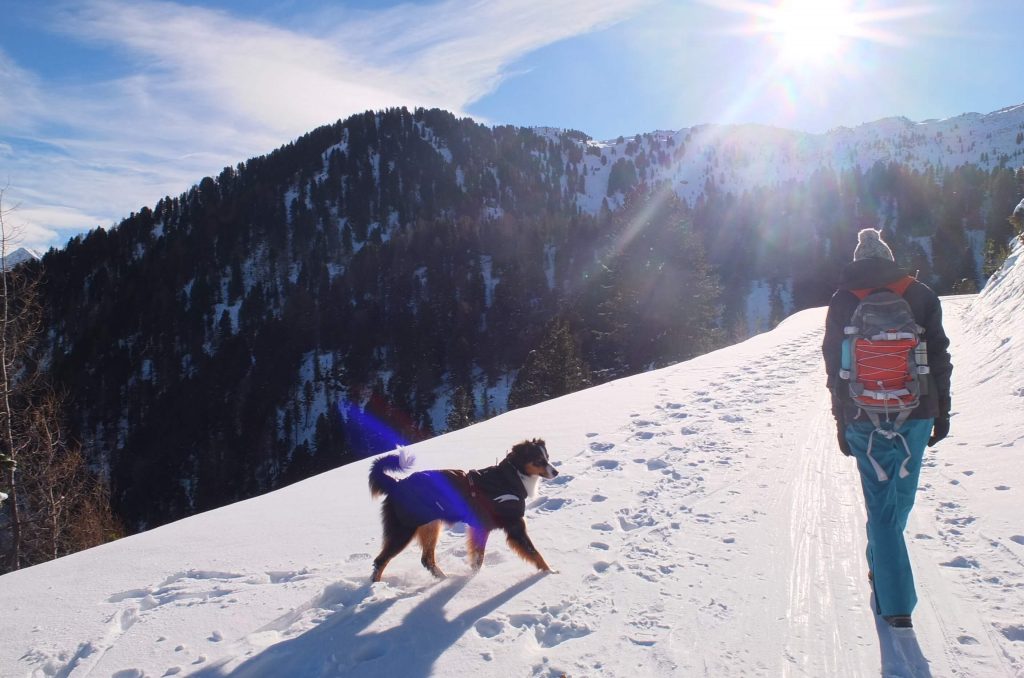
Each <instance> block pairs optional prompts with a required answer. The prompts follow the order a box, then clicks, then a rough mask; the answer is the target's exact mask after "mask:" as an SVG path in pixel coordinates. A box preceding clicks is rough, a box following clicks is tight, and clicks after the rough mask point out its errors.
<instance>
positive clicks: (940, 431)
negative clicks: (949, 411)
mask: <svg viewBox="0 0 1024 678" xmlns="http://www.w3.org/2000/svg"><path fill="white" fill-rule="evenodd" d="M948 435H949V415H946V416H944V417H938V418H937V419H936V420H935V425H934V427H933V428H932V437H931V438H929V439H928V447H932V446H933V445H935V443H937V442H939V441H940V440H942V439H943V438H945V437H946V436H948Z"/></svg>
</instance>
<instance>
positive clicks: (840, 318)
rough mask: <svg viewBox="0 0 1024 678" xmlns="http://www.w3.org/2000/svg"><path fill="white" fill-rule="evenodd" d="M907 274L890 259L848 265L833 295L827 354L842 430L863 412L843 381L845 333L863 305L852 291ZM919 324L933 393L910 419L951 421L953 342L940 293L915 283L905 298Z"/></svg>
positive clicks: (834, 405) (830, 385)
mask: <svg viewBox="0 0 1024 678" xmlns="http://www.w3.org/2000/svg"><path fill="white" fill-rule="evenodd" d="M906 275H907V272H906V271H904V270H903V269H901V268H900V267H898V266H897V265H896V264H894V263H893V262H891V261H889V260H888V259H861V260H860V261H854V262H852V263H850V264H848V265H847V266H846V267H845V268H844V269H843V271H842V274H841V275H840V277H839V289H838V290H836V293H835V294H833V295H832V301H831V302H829V305H828V316H827V317H826V319H825V339H824V341H823V342H822V344H821V352H822V355H823V356H824V357H825V372H826V373H827V375H828V382H827V385H828V388H829V390H830V391H831V392H832V413H833V414H834V415H835V416H836V419H837V421H838V422H839V423H840V424H843V423H844V422H849V421H851V420H852V419H853V417H855V416H856V415H857V407H856V406H855V405H854V404H853V402H852V401H851V400H850V398H849V396H848V394H847V392H846V391H845V389H843V388H837V386H838V387H842V386H844V383H843V382H842V380H841V379H840V378H839V367H840V361H841V356H842V350H843V348H842V347H843V339H844V338H845V335H844V334H843V328H844V327H846V326H847V325H848V324H849V322H850V319H851V318H852V317H853V312H854V310H855V309H856V308H857V304H859V303H860V300H859V299H858V298H857V296H856V295H855V294H853V292H851V291H850V290H861V289H875V288H879V287H884V286H885V285H888V284H889V283H893V282H896V281H897V280H900V279H901V278H903V277H904V276H906ZM903 298H904V299H906V301H907V304H908V305H909V306H910V310H911V312H912V313H913V314H914V320H915V321H917V324H918V325H920V326H921V327H923V328H924V335H923V336H922V339H923V340H924V341H926V342H928V367H929V375H928V388H927V391H928V392H927V394H926V395H922V396H921V404H920V405H918V407H917V409H915V410H914V411H913V412H912V413H911V415H910V418H912V419H930V418H938V417H946V418H948V417H949V409H950V399H949V381H950V375H951V374H952V373H953V363H952V362H951V361H950V357H949V339H948V338H947V337H946V331H945V330H944V329H943V328H942V306H941V304H940V303H939V298H938V296H936V294H935V292H933V291H932V290H931V288H929V287H928V286H927V285H925V284H924V283H921V282H918V281H916V280H915V281H914V282H912V283H911V284H910V286H909V287H907V290H906V292H904V294H903Z"/></svg>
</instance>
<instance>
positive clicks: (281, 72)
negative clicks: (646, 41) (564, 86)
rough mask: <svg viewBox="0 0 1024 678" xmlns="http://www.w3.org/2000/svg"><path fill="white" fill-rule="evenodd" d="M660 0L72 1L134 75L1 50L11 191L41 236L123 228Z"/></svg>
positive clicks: (459, 89)
mask: <svg viewBox="0 0 1024 678" xmlns="http://www.w3.org/2000/svg"><path fill="white" fill-rule="evenodd" d="M648 2H649V0H619V1H618V2H606V3H599V4H598V3H591V2H590V1H589V0H557V1H556V0H546V1H542V0H519V1H513V0H496V1H494V2H486V1H482V2H468V3H467V2H457V1H455V0H448V1H446V2H441V3H437V4H432V5H427V6H424V5H401V6H398V7H393V8H390V9H386V10H381V11H374V12H365V11H364V12H354V11H351V10H331V11H327V12H322V13H320V14H319V15H317V20H316V21H315V22H312V23H309V24H308V30H306V29H304V32H298V31H295V30H288V29H286V28H283V27H279V26H274V25H270V24H267V23H262V22H258V21H253V20H247V19H240V18H238V17H235V16H232V15H230V14H228V13H225V12H221V11H215V10H210V9H205V8H201V7H195V6H186V5H179V4H175V3H171V2H161V1H155V0H148V1H146V0H144V1H141V2H134V1H133V2H129V1H128V0H92V1H91V2H87V3H84V4H80V5H75V6H67V8H66V9H65V10H63V13H61V14H59V15H58V16H57V18H56V19H55V22H54V23H55V25H56V26H57V27H58V30H61V31H62V32H63V33H65V34H66V35H67V36H69V37H70V38H72V39H74V40H77V41H82V42H86V43H89V44H91V45H94V46H99V47H102V48H104V49H108V50H110V51H111V53H112V54H114V55H118V56H120V57H121V58H125V59H127V62H126V63H125V64H122V65H127V66H128V70H129V71H130V74H129V75H128V76H125V77H122V78H119V79H115V80H106V81H98V82H84V83H79V84H61V85H52V84H50V83H47V82H44V81H43V80H42V79H41V78H39V77H38V76H36V75H34V74H32V73H31V72H30V71H27V70H25V68H24V65H22V66H19V65H16V64H14V63H13V62H12V61H11V60H10V59H9V58H7V57H6V56H5V55H4V54H3V53H2V52H0V89H2V90H3V91H4V92H5V96H4V97H3V98H2V99H0V123H3V126H4V129H5V132H6V134H5V140H4V141H2V142H0V144H2V146H0V154H5V155H6V156H7V157H5V162H4V165H5V169H6V170H7V172H8V173H9V175H10V176H9V178H7V180H9V182H10V184H11V186H10V189H9V191H10V195H9V196H8V199H11V198H12V197H14V198H16V199H18V200H19V201H20V202H22V203H23V207H22V209H21V210H20V212H19V214H20V216H21V217H22V218H24V219H25V220H26V221H27V222H28V223H27V228H26V231H27V232H31V233H34V234H36V238H37V239H35V240H31V241H29V240H26V244H28V245H30V246H35V247H46V246H49V245H60V244H63V243H62V242H58V241H57V239H56V238H55V237H54V236H53V235H52V234H54V233H55V231H56V232H58V233H64V234H65V236H64V237H66V234H67V233H68V232H69V231H78V230H81V229H86V228H91V227H94V226H96V225H97V224H102V225H108V224H110V223H113V222H115V221H117V220H118V219H120V218H121V217H124V216H126V215H127V214H128V212H130V211H132V210H137V209H138V208H139V207H140V206H142V205H146V204H148V205H152V204H153V203H154V202H156V201H157V200H158V199H159V198H160V197H162V196H163V195H166V194H171V195H177V194H178V193H180V192H182V191H185V190H187V189H188V187H189V186H191V185H192V184H194V183H196V182H197V181H198V180H199V179H200V178H202V176H204V175H207V174H216V173H218V172H219V171H220V169H221V168H223V167H224V166H226V165H234V164H235V163H237V162H239V161H242V160H245V159H248V158H249V157H252V156H254V155H258V154H262V153H266V152H269V151H270V150H272V149H274V148H276V147H277V146H279V145H281V144H283V143H286V142H288V141H290V140H292V139H294V138H295V137H297V136H299V135H301V134H303V133H305V132H307V131H309V130H311V129H313V128H315V127H317V126H319V125H322V124H325V123H329V122H333V121H334V120H337V119H339V118H344V117H346V116H348V115H351V114H353V113H357V112H360V111H364V110H367V109H380V108H385V107H389V106H402V105H405V106H409V107H414V106H438V107H442V108H446V109H449V110H452V111H453V112H455V113H462V112H463V111H464V109H465V108H466V107H467V106H468V105H470V104H471V103H473V102H474V101H476V100H478V99H480V98H481V97H483V96H485V95H487V94H488V93H490V92H491V91H493V90H494V89H495V88H496V87H497V86H498V85H499V84H500V82H501V80H502V79H503V78H504V77H507V75H508V73H509V71H508V69H509V67H510V66H511V65H512V64H514V62H516V61H517V60H518V59H520V58H522V57H523V56H525V55H526V54H528V53H529V52H531V51H533V50H536V49H539V48H541V47H543V46H545V45H549V44H552V43H554V42H557V41H559V40H563V39H566V38H569V37H572V36H573V35H579V34H582V33H586V32H589V31H593V30H597V29H600V28H602V27H604V26H607V25H611V24H612V23H615V22H616V21H620V20H622V19H625V18H627V17H628V16H629V15H630V14H631V13H634V12H635V11H637V9H638V8H639V7H641V6H643V5H645V4H648ZM6 93H10V96H7V95H6ZM13 102H17V103H13ZM8 135H10V136H8ZM3 179H5V177H0V180H3ZM76 214H77V215H79V217H78V218H75V216H74V215H76ZM58 237H60V236H59V235H58Z"/></svg>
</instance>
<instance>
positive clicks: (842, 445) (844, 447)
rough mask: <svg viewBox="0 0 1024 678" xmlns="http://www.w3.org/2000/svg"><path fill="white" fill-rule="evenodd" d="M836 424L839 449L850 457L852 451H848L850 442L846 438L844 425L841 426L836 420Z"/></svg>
mask: <svg viewBox="0 0 1024 678" xmlns="http://www.w3.org/2000/svg"><path fill="white" fill-rule="evenodd" d="M836 424H837V425H838V427H839V450H840V451H841V452H842V453H843V454H845V455H846V456H847V457H852V456H853V452H851V451H850V443H849V442H847V440H846V430H845V429H846V427H845V426H842V425H841V424H840V422H839V421H838V420H836Z"/></svg>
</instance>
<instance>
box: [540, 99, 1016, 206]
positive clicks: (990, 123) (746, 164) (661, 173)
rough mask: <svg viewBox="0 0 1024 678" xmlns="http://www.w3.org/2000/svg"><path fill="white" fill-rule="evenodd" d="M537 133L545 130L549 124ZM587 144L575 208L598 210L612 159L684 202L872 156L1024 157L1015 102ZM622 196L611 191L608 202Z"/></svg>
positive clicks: (981, 161) (901, 159) (986, 163)
mask: <svg viewBox="0 0 1024 678" xmlns="http://www.w3.org/2000/svg"><path fill="white" fill-rule="evenodd" d="M536 131H537V132H538V133H539V134H544V135H547V136H549V137H550V136H553V132H552V131H551V130H550V129H539V130H536ZM588 145H589V146H590V147H592V152H591V153H588V154H586V155H585V156H584V163H585V166H586V171H585V173H584V177H585V188H586V190H585V193H584V194H581V195H580V196H578V202H579V204H580V206H581V207H582V208H583V209H585V210H587V211H590V212H596V211H597V210H598V209H600V207H601V203H602V201H603V200H604V199H605V197H606V195H607V189H608V178H609V175H610V173H611V169H612V167H613V165H614V163H615V162H616V161H617V160H619V159H621V158H626V159H630V160H634V161H635V162H636V163H637V166H638V167H639V166H646V167H647V175H646V180H647V181H648V182H649V183H651V184H654V183H658V182H667V183H668V185H670V186H672V187H673V188H674V190H675V191H676V193H678V194H679V196H680V197H682V198H684V199H686V200H688V201H690V202H691V204H692V203H693V201H694V200H696V198H697V196H699V195H701V194H702V193H703V192H704V191H705V187H706V185H707V182H708V181H713V182H714V183H715V184H716V185H717V187H718V188H719V189H720V190H722V191H727V192H729V191H731V192H734V193H742V192H743V191H745V190H750V189H752V188H755V187H771V186H775V185H778V184H781V183H784V182H787V181H805V180H807V179H808V178H809V177H811V175H812V174H813V173H814V172H816V171H818V170H820V169H823V168H831V169H832V170H834V171H836V172H840V171H843V170H846V169H850V168H854V167H858V168H860V169H861V170H866V169H868V168H870V167H871V166H873V165H874V164H875V163H876V162H882V163H889V162H898V163H902V164H904V165H907V166H908V167H911V168H914V169H917V170H921V171H923V170H925V169H927V168H932V169H935V170H939V169H941V168H946V169H953V168H955V167H959V166H961V165H965V164H974V165H976V166H978V167H979V168H981V169H982V170H986V171H987V170H991V169H993V168H995V167H1000V166H1002V165H1006V166H1008V167H1019V166H1021V165H1024V104H1021V105H1018V106H1010V107H1007V108H1004V109H1002V110H999V111H995V112H993V113H988V114H979V113H965V114H963V115H959V116H956V117H953V118H948V119H945V120H927V121H923V122H912V121H910V120H908V119H906V118H885V119H882V120H877V121H875V122H870V123H865V124H863V125H858V126H857V127H855V128H848V127H840V128H836V129H834V130H831V131H829V132H827V133H825V134H807V133H803V132H796V131H792V130H786V129H780V128H775V127H766V126H763V125H700V126H697V127H692V128H684V129H681V130H679V131H676V132H665V131H659V132H653V133H649V134H643V135H637V136H636V137H634V138H631V139H621V140H615V141H608V142H603V143H590V144H588ZM641 153H642V154H643V158H642V159H641ZM621 198H622V196H621V195H619V196H612V197H611V198H609V203H610V205H611V206H615V205H616V204H618V203H619V202H620V201H621Z"/></svg>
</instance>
